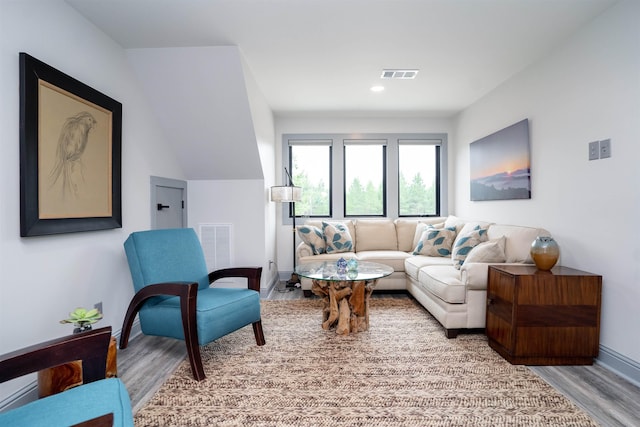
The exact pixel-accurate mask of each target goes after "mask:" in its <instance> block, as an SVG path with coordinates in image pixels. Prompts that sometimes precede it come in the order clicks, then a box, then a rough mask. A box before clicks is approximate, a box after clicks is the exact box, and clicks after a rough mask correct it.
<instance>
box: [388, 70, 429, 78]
mask: <svg viewBox="0 0 640 427" xmlns="http://www.w3.org/2000/svg"><path fill="white" fill-rule="evenodd" d="M418 71H419V70H382V76H380V77H381V78H383V79H415V78H416V75H418Z"/></svg>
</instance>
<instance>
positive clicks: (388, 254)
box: [358, 251, 411, 272]
mask: <svg viewBox="0 0 640 427" xmlns="http://www.w3.org/2000/svg"><path fill="white" fill-rule="evenodd" d="M410 256H411V255H409V254H408V253H406V252H400V251H362V252H361V251H358V259H359V260H360V261H370V262H378V263H380V264H384V265H388V266H389V267H391V268H393V271H396V272H398V271H400V272H402V271H404V260H405V259H407V258H409V257H410Z"/></svg>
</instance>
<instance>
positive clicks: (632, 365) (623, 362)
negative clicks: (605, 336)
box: [595, 345, 640, 387]
mask: <svg viewBox="0 0 640 427" xmlns="http://www.w3.org/2000/svg"><path fill="white" fill-rule="evenodd" d="M595 361H596V363H597V364H599V365H601V366H602V367H603V368H606V369H608V370H610V371H612V372H614V373H616V374H618V375H619V376H621V377H622V378H624V379H625V380H627V381H629V382H630V383H632V384H634V385H636V386H638V387H640V364H639V363H638V362H636V361H634V360H631V359H629V358H628V357H626V356H624V355H622V354H620V353H618V352H617V351H614V350H612V349H610V348H609V347H606V346H603V345H601V346H600V353H599V354H598V357H597V359H595Z"/></svg>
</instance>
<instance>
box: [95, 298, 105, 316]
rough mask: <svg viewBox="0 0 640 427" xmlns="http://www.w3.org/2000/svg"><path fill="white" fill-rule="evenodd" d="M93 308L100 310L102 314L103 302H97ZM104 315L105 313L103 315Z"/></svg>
mask: <svg viewBox="0 0 640 427" xmlns="http://www.w3.org/2000/svg"><path fill="white" fill-rule="evenodd" d="M93 308H95V309H96V310H98V311H99V312H100V313H102V301H100V302H97V303H95V304H93ZM102 314H104V313H102Z"/></svg>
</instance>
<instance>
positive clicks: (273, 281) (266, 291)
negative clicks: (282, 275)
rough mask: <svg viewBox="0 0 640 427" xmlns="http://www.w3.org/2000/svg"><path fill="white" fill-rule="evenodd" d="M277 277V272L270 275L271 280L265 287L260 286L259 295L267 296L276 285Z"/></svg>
mask: <svg viewBox="0 0 640 427" xmlns="http://www.w3.org/2000/svg"><path fill="white" fill-rule="evenodd" d="M278 278H279V275H278V274H274V275H272V277H271V282H270V283H269V284H268V285H267V287H266V288H260V297H261V298H267V297H268V296H269V295H270V294H271V292H272V291H273V288H275V287H276V285H277V284H278V283H279V282H278Z"/></svg>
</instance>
